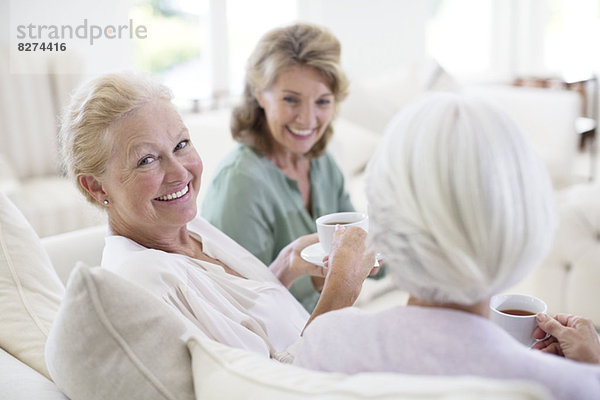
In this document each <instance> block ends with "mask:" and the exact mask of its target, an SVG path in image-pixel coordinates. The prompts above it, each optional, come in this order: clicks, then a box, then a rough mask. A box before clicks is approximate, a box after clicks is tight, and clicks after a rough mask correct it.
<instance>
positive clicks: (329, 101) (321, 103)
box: [317, 99, 331, 106]
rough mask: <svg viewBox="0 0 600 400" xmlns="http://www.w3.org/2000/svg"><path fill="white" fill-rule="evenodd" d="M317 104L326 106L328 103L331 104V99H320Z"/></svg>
mask: <svg viewBox="0 0 600 400" xmlns="http://www.w3.org/2000/svg"><path fill="white" fill-rule="evenodd" d="M317 104H318V105H320V106H326V105H329V104H331V100H329V99H320V100H318V101H317Z"/></svg>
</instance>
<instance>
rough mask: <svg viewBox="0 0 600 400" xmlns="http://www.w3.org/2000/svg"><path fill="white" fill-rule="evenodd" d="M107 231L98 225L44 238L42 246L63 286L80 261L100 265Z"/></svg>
mask: <svg viewBox="0 0 600 400" xmlns="http://www.w3.org/2000/svg"><path fill="white" fill-rule="evenodd" d="M107 229H108V228H107V226H106V225H98V226H93V227H90V228H84V229H79V230H76V231H72V232H66V233H61V234H58V235H54V236H48V237H45V238H42V246H44V249H45V250H46V252H47V253H48V256H50V260H51V261H52V265H53V266H54V269H55V270H56V273H57V274H58V277H59V278H60V280H61V281H62V282H63V284H65V285H66V283H67V280H68V279H69V275H70V274H71V270H72V269H73V268H74V267H75V264H76V263H77V262H78V261H81V262H83V263H85V264H87V265H89V266H97V265H100V261H101V260H102V250H103V249H104V238H105V237H106V233H107Z"/></svg>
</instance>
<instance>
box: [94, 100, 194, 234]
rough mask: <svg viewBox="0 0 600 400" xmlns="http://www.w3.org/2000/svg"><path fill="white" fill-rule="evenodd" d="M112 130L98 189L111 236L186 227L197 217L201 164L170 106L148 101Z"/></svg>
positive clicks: (187, 133) (173, 109)
mask: <svg viewBox="0 0 600 400" xmlns="http://www.w3.org/2000/svg"><path fill="white" fill-rule="evenodd" d="M111 128H112V129H111V132H110V135H111V138H112V153H111V156H110V158H109V160H108V162H107V166H106V173H105V174H104V176H103V178H102V181H101V183H102V189H103V190H104V192H106V196H107V197H108V200H109V205H108V208H107V210H108V215H109V218H110V222H111V227H112V228H113V230H115V231H116V233H120V234H124V232H132V230H133V232H135V233H140V232H144V234H148V235H153V234H160V232H165V233H166V232H167V231H168V230H169V228H181V227H183V226H185V224H186V223H187V222H189V221H190V220H192V219H193V218H194V217H195V215H196V211H197V209H196V207H197V206H196V198H197V197H198V191H199V189H200V177H201V175H202V160H201V159H200V157H199V156H198V153H197V152H196V150H195V149H194V146H193V145H192V143H191V141H190V135H189V132H188V130H187V128H186V127H185V125H184V124H183V122H182V120H181V117H180V116H179V114H178V112H177V111H176V110H175V108H174V107H173V105H172V104H171V103H170V102H169V101H166V100H153V101H151V102H148V103H147V104H145V105H143V106H142V107H140V108H139V109H137V110H135V111H134V112H133V113H132V114H131V115H128V116H125V117H124V118H122V119H120V120H118V121H116V122H115V124H114V125H113V126H112V127H111Z"/></svg>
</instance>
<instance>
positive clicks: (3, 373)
mask: <svg viewBox="0 0 600 400" xmlns="http://www.w3.org/2000/svg"><path fill="white" fill-rule="evenodd" d="M0 393H2V398H3V399H7V400H31V399H43V400H68V399H67V397H66V396H65V395H64V394H63V393H62V392H61V391H60V390H59V389H58V388H57V387H56V385H55V384H54V383H52V382H51V381H50V380H48V378H46V377H44V376H43V375H42V374H40V373H39V372H37V371H35V370H34V369H33V368H31V367H29V366H28V365H26V364H24V363H22V362H21V361H19V360H17V359H16V358H14V357H13V356H11V355H10V354H8V353H7V352H6V351H4V350H3V349H1V348H0Z"/></svg>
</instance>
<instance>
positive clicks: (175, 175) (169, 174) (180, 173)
mask: <svg viewBox="0 0 600 400" xmlns="http://www.w3.org/2000/svg"><path fill="white" fill-rule="evenodd" d="M165 175H166V177H165V178H166V180H167V181H169V182H178V181H184V180H186V179H187V177H188V171H187V168H186V167H185V165H184V164H183V163H182V161H181V160H179V159H177V158H175V157H173V158H171V159H169V160H168V162H167V167H166V171H165Z"/></svg>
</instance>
